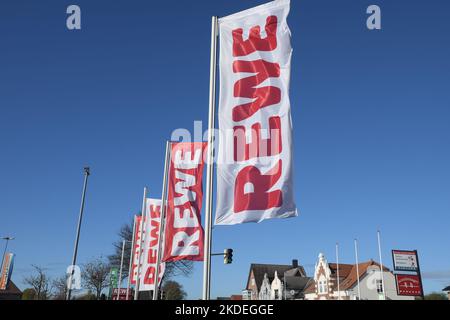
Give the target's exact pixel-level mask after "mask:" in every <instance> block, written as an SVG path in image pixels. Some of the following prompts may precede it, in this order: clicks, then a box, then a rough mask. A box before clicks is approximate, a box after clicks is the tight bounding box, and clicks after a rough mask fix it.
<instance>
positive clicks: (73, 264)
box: [67, 167, 91, 300]
mask: <svg viewBox="0 0 450 320" xmlns="http://www.w3.org/2000/svg"><path fill="white" fill-rule="evenodd" d="M90 174H91V172H90V169H89V167H85V168H84V184H83V193H82V195H81V206H80V215H79V217H78V226H77V235H76V238H75V248H74V250H73V258H72V273H71V275H70V279H69V288H68V289H69V290H67V300H70V297H71V295H72V277H73V274H74V270H75V268H74V267H73V266H75V264H76V262H77V253H78V242H79V240H80V230H81V221H82V220H83V211H84V203H85V198H86V188H87V182H88V177H89V175H90Z"/></svg>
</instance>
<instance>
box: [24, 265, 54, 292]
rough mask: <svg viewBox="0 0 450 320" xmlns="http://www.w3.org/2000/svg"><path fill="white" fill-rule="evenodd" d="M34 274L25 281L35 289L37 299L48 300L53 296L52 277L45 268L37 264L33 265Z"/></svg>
mask: <svg viewBox="0 0 450 320" xmlns="http://www.w3.org/2000/svg"><path fill="white" fill-rule="evenodd" d="M32 267H33V269H34V274H32V275H30V276H28V277H25V279H24V282H25V283H26V284H28V285H29V286H31V287H32V288H33V289H34V292H35V295H34V299H35V300H48V299H50V297H51V291H52V287H51V279H50V277H49V276H48V275H47V274H46V273H45V269H44V268H42V267H39V266H36V265H32Z"/></svg>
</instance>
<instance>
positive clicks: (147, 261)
mask: <svg viewBox="0 0 450 320" xmlns="http://www.w3.org/2000/svg"><path fill="white" fill-rule="evenodd" d="M145 205H146V212H147V220H146V221H145V222H146V223H145V224H144V225H145V226H146V227H145V232H144V235H145V238H144V247H143V250H144V251H143V252H142V267H141V275H140V277H139V279H140V284H139V291H151V290H154V289H155V280H156V277H155V273H156V263H157V259H158V235H159V225H160V224H161V200H159V199H146V204H145ZM161 240H162V238H161ZM162 247H163V246H161V248H162ZM165 266H166V264H165V263H164V262H163V263H161V264H160V268H159V278H158V283H161V279H162V277H163V275H164V271H165Z"/></svg>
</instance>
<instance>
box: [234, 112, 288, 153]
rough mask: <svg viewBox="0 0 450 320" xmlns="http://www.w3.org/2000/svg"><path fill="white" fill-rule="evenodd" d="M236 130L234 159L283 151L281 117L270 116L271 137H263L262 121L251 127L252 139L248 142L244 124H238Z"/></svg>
mask: <svg viewBox="0 0 450 320" xmlns="http://www.w3.org/2000/svg"><path fill="white" fill-rule="evenodd" d="M233 130H234V161H246V160H249V159H253V158H257V157H266V156H274V155H277V154H280V153H281V119H280V117H278V116H277V117H271V118H269V133H270V138H268V139H261V123H259V122H258V123H255V124H254V125H252V128H251V136H252V140H251V142H250V143H246V130H245V127H244V126H236V127H234V128H233Z"/></svg>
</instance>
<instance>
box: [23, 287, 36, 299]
mask: <svg viewBox="0 0 450 320" xmlns="http://www.w3.org/2000/svg"><path fill="white" fill-rule="evenodd" d="M35 299H36V291H35V290H34V289H33V288H27V289H25V290H23V292H22V300H35Z"/></svg>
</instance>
